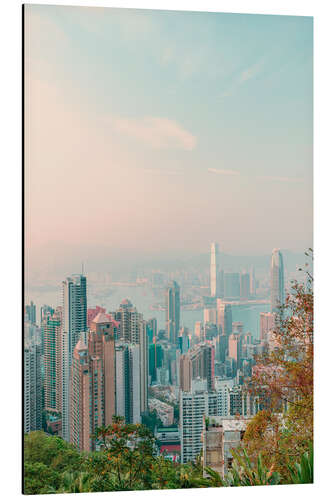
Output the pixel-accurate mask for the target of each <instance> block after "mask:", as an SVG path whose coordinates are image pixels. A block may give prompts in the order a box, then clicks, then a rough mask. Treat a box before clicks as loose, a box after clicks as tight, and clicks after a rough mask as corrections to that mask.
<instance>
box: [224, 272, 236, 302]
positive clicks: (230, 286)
mask: <svg viewBox="0 0 333 500" xmlns="http://www.w3.org/2000/svg"><path fill="white" fill-rule="evenodd" d="M239 296H240V275H239V273H224V297H225V298H232V299H237V298H238V297H239Z"/></svg>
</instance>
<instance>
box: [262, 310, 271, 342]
mask: <svg viewBox="0 0 333 500" xmlns="http://www.w3.org/2000/svg"><path fill="white" fill-rule="evenodd" d="M273 328H274V314H273V313H270V312H267V313H265V312H261V313H260V340H261V341H266V340H267V334H268V332H270V331H272V330H273Z"/></svg>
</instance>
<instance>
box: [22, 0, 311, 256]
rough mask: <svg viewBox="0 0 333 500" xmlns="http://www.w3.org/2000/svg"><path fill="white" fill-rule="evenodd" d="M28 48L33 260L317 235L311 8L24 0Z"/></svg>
mask: <svg viewBox="0 0 333 500" xmlns="http://www.w3.org/2000/svg"><path fill="white" fill-rule="evenodd" d="M184 23H185V24H184ZM134 26H135V27H134ZM109 27H112V29H111V30H110V29H109ZM282 34H283V36H282ZM199 35H200V36H199ZM195 39H197V40H198V42H197V41H196V40H195ZM40 40H43V43H42V44H41V43H40ZM277 42H278V43H277ZM198 44H200V45H198ZM25 50H26V58H25V68H26V95H27V98H28V99H27V102H28V103H29V104H28V107H27V109H26V117H27V120H29V124H30V127H29V130H28V134H29V135H28V141H27V150H26V161H25V167H26V172H27V176H26V178H27V183H26V192H25V194H26V199H27V202H28V203H27V210H26V230H27V231H26V234H27V241H26V253H27V258H29V261H30V262H35V261H36V260H37V261H38V259H39V258H40V257H41V255H43V254H45V253H49V255H50V257H51V258H52V259H54V258H55V257H56V256H57V257H58V258H59V259H64V258H66V256H67V252H69V253H70V251H71V248H72V249H74V251H75V249H76V250H77V248H80V253H81V254H82V259H83V260H84V258H85V255H86V254H87V252H91V253H92V255H95V256H96V255H98V254H99V252H100V250H99V249H98V248H99V247H103V248H108V247H110V248H113V250H114V249H117V250H118V252H119V253H121V251H123V250H127V251H132V252H133V251H135V252H136V253H138V254H144V253H145V252H148V253H150V254H152V255H157V254H161V253H165V254H167V253H168V251H170V252H174V253H177V252H186V251H189V250H192V251H193V252H194V253H196V252H202V251H203V250H204V249H205V248H206V241H221V242H223V245H224V246H223V251H226V252H227V253H235V252H236V253H237V252H238V253H239V249H240V248H242V250H243V252H244V253H245V254H253V253H258V252H263V253H268V252H270V250H271V248H274V247H275V246H277V245H278V246H280V247H281V248H290V250H293V251H303V250H304V249H305V248H308V247H309V246H312V79H311V75H312V19H311V18H302V17H288V16H283V17H282V16H260V15H258V16H254V15H233V14H218V13H216V14H214V13H191V12H184V13H181V12H164V11H156V12H154V11H140V10H126V9H123V10H122V9H103V8H74V7H73V8H71V7H61V6H56V7H55V6H37V5H29V6H27V8H26V46H25ZM97 52H98V54H99V56H98V57H96V53H97ZM80 54H84V57H83V56H82V55H81V56H80ZM120 54H121V56H120ZM73 58H75V61H76V64H75V69H74V67H73V66H72V64H71V62H72V60H73ZM134 61H135V62H134ZM91 68H93V71H92V72H91V71H90V69H91ZM114 68H117V69H114ZM92 75H93V77H92ZM124 89H126V92H125V90H124ZM291 101H292V102H293V106H292V107H291V106H290V102H291ZM286 113H287V114H288V127H285V126H284V120H285V117H286ZM254 117H255V124H254V125H255V126H253V119H254ZM240 145H241V147H240ZM55 146H56V147H55ZM50 151H52V152H53V153H52V155H50ZM40 186H43V188H42V189H39V187H40ZM37 187H38V192H37V191H36V188H37ZM96 192H97V193H98V195H97V196H96ZM171 193H172V194H171ZM235 197H237V198H235ZM170 198H171V199H172V203H171V204H170V203H169V200H170ZM236 199H237V201H236ZM295 199H297V210H295V208H294V206H295V205H294V200H295ZM111 200H112V201H111ZM129 200H130V201H131V203H130V204H129V203H128V201H129ZM281 200H283V203H281ZM282 221H283V223H282ZM110 224H111V225H112V226H111V227H112V230H111V231H105V227H107V226H110ZM198 225H200V231H197V230H196V228H197V227H198ZM41 227H43V228H44V231H42V232H41V231H40V228H41ZM162 227H163V231H161V228H162ZM296 227H297V231H295V228H296ZM115 235H117V237H115ZM129 235H130V236H129ZM63 239H66V242H67V245H66V249H64V248H62V247H63V245H62V242H63ZM91 241H94V246H93V248H91V246H92V245H91ZM134 242H135V244H134Z"/></svg>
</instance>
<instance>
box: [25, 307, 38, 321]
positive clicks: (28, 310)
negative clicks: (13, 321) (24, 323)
mask: <svg viewBox="0 0 333 500" xmlns="http://www.w3.org/2000/svg"><path fill="white" fill-rule="evenodd" d="M25 314H26V315H27V319H28V321H30V323H32V324H33V325H35V324H36V306H35V304H34V303H33V302H32V301H31V302H30V305H26V306H25Z"/></svg>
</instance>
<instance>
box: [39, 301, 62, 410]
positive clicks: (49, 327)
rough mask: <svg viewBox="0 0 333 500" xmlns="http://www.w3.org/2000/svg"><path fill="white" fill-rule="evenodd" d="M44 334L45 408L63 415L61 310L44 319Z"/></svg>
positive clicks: (49, 314)
mask: <svg viewBox="0 0 333 500" xmlns="http://www.w3.org/2000/svg"><path fill="white" fill-rule="evenodd" d="M42 321H43V323H42V329H43V332H44V407H45V410H47V411H51V412H58V413H61V409H62V396H61V394H62V393H61V391H62V368H61V362H62V355H61V353H62V351H61V310H60V308H59V309H57V311H55V312H54V313H51V312H49V313H48V314H47V315H45V316H44V317H43V320H42Z"/></svg>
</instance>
